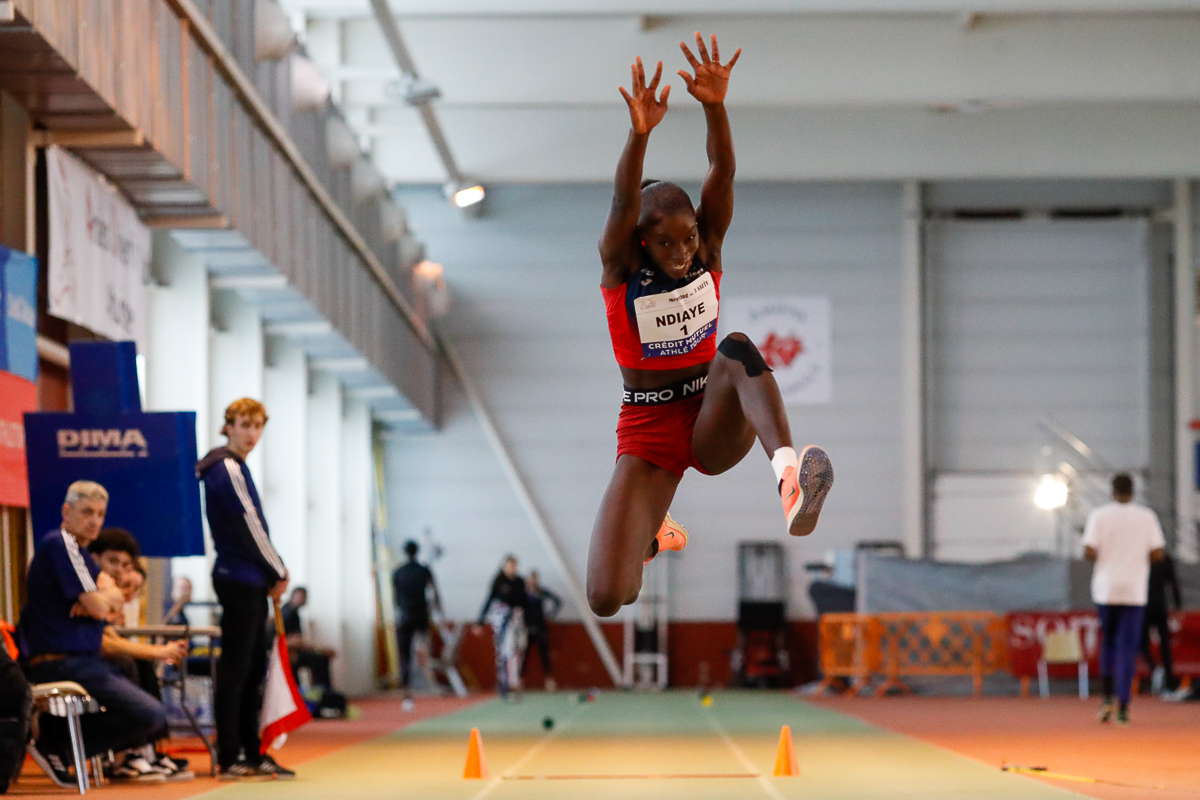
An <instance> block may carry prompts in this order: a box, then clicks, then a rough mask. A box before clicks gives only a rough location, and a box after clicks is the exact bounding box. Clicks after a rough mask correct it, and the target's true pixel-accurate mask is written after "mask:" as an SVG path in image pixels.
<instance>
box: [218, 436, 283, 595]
mask: <svg viewBox="0 0 1200 800" xmlns="http://www.w3.org/2000/svg"><path fill="white" fill-rule="evenodd" d="M225 471H226V472H228V473H229V480H230V482H231V483H232V484H233V490H234V491H235V492H236V493H237V496H238V499H239V500H241V501H242V508H243V509H245V515H244V516H245V519H246V525H247V526H248V527H249V528H250V535H251V536H253V537H254V543H255V544H257V545H258V549H259V552H261V553H262V555H263V558H265V559H266V560H267V563H268V564H270V565H271V569H273V570H275V572H276V573H277V574H279V575H286V574H287V570H286V569H284V566H283V559H281V558H280V557H279V554H278V553H276V552H275V548H274V546H272V545H271V539H270V537H268V536H267V531H266V530H265V529H264V528H263V526H262V520H261V519H260V518H259V516H258V509H257V508H255V506H254V501H253V500H252V499H251V498H250V490H249V489H248V488H246V478H245V477H244V476H243V475H242V466H241V464H239V463H238V462H237V461H235V460H233V459H232V458H227V459H225Z"/></svg>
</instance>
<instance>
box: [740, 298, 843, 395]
mask: <svg viewBox="0 0 1200 800" xmlns="http://www.w3.org/2000/svg"><path fill="white" fill-rule="evenodd" d="M733 331H741V332H742V333H744V334H746V335H747V336H749V337H750V340H751V341H753V342H754V344H755V345H756V346H757V347H758V349H759V352H761V353H762V355H763V358H764V359H766V362H767V365H768V366H769V367H770V368H771V369H772V370H774V372H775V380H776V382H778V383H779V390H780V392H782V393H783V402H784V403H785V404H786V405H819V404H823V403H832V402H833V346H832V340H833V322H832V306H831V304H830V301H829V298H828V297H736V296H734V297H728V296H726V297H722V298H721V331H720V333H719V334H718V335H719V336H721V337H724V336H725V335H726V334H728V333H731V332H733Z"/></svg>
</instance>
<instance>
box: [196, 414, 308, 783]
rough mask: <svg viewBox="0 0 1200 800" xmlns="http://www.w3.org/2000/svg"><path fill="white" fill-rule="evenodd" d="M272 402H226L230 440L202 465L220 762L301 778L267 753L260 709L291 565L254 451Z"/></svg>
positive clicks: (237, 770)
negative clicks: (273, 622)
mask: <svg viewBox="0 0 1200 800" xmlns="http://www.w3.org/2000/svg"><path fill="white" fill-rule="evenodd" d="M266 423H267V410H266V409H265V408H264V407H263V405H262V403H260V402H258V401H257V400H251V399H250V398H248V397H243V398H242V399H240V400H235V401H234V402H233V403H231V404H230V405H229V408H227V409H225V426H224V427H223V428H221V433H222V434H223V435H224V436H225V437H226V438H227V439H228V440H229V444H227V445H226V446H225V447H218V448H216V449H215V450H213V451H211V452H210V453H209V454H208V455H206V456H205V457H204V458H203V459H201V461H200V463H199V464H197V465H196V475H197V476H198V477H199V478H200V479H201V480H202V481H204V499H205V511H206V513H207V515H208V525H209V528H210V529H211V531H212V539H213V547H214V549H216V551H217V560H216V563H215V564H214V565H213V589H215V590H216V592H217V600H219V601H220V603H221V610H222V613H221V660H220V661H218V662H217V677H216V695H217V696H216V708H215V709H214V711H215V717H216V723H217V766H218V768H219V770H220V774H219V777H220V778H221V779H222V780H227V781H236V780H269V779H271V778H294V777H295V776H296V773H295V772H292V771H291V770H289V769H286V768H284V767H281V766H280V765H279V764H277V763H275V760H274V759H273V758H271V756H269V755H266V754H261V755H260V754H259V750H260V749H261V742H260V740H259V736H258V717H259V713H260V711H261V710H262V689H263V680H264V678H265V676H266V671H267V650H268V648H269V647H270V640H269V639H268V637H267V627H266V623H267V610H268V608H269V606H270V601H269V599H270V598H274V599H276V600H278V599H279V598H280V597H282V596H283V593H284V591H285V590H286V589H287V584H288V573H287V569H286V568H285V567H284V566H283V560H282V559H280V558H279V554H278V553H277V552H275V548H274V547H273V546H272V545H271V539H270V538H269V536H268V534H267V521H266V520H265V519H264V518H263V512H262V503H261V501H260V500H259V498H258V490H257V489H255V488H254V480H253V479H252V478H251V477H250V470H249V469H248V468H247V467H246V456H247V455H249V454H250V451H251V450H253V449H254V447H255V446H256V445H257V444H258V440H259V437H261V436H262V431H263V426H264V425H265V424H266Z"/></svg>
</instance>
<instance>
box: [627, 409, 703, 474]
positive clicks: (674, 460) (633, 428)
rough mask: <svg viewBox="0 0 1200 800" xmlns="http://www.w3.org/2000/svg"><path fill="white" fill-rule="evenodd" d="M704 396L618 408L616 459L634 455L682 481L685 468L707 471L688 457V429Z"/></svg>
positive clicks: (692, 457)
mask: <svg viewBox="0 0 1200 800" xmlns="http://www.w3.org/2000/svg"><path fill="white" fill-rule="evenodd" d="M703 403H704V393H703V392H701V393H699V394H696V395H693V396H691V397H687V398H684V399H683V400H676V401H675V402H673V403H663V404H661V405H645V406H643V405H628V404H627V405H622V406H621V416H620V418H619V419H618V420H617V458H620V457H621V456H625V455H629V456H637V457H638V458H640V459H643V460H644V461H649V462H650V463H651V464H653V465H654V466H656V467H662V468H663V469H665V470H667V471H668V472H671V473H673V474H674V475H676V476H678V477H680V478H682V477H683V473H684V472H686V471H687V468H688V467H692V468H693V469H695V470H697V471H698V472H702V473H704V474H705V475H707V474H708V472H706V471H705V469H704V467H702V466H700V462H699V461H697V460H696V457H695V456H694V455H692V430H693V429H694V428H695V427H696V417H698V416H699V415H700V406H701V405H702V404H703Z"/></svg>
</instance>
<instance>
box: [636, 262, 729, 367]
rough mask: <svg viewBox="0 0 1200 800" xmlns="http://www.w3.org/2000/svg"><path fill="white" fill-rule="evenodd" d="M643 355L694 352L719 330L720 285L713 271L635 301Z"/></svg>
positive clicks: (645, 356)
mask: <svg viewBox="0 0 1200 800" xmlns="http://www.w3.org/2000/svg"><path fill="white" fill-rule="evenodd" d="M633 308H634V313H635V314H636V315H637V324H638V338H640V339H641V340H642V358H656V357H661V356H681V355H685V354H687V353H690V352H692V351H693V350H695V349H696V347H697V346H698V345H699V344H700V342H702V341H704V340H705V339H707V338H708V337H709V336H714V335H715V334H716V329H717V284H716V281H715V280H713V276H712V273H710V272H705V273H704V274H703V275H701V276H700V277H699V278H696V280H694V281H692V282H691V283H689V284H687V285H686V286H681V287H680V288H678V289H675V290H674V291H671V292H663V293H662V294H652V295H646V296H644V297H638V298H635V299H634V301H633Z"/></svg>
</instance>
